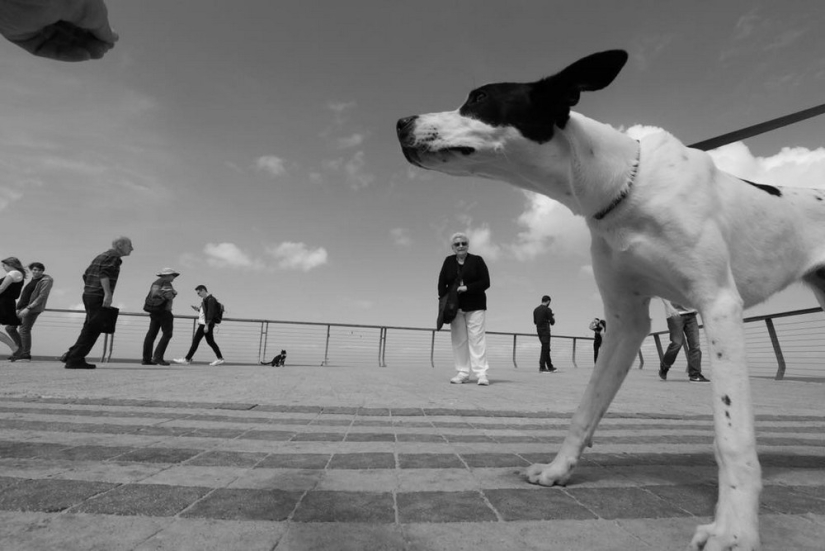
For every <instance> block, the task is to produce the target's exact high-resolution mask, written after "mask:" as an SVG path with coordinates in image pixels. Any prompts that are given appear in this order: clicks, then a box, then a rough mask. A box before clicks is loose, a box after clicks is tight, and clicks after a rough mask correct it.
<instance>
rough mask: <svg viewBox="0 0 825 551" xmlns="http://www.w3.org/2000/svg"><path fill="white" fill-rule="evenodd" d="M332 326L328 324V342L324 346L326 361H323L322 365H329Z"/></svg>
mask: <svg viewBox="0 0 825 551" xmlns="http://www.w3.org/2000/svg"><path fill="white" fill-rule="evenodd" d="M331 328H332V326H331V325H327V343H326V345H325V346H324V361H323V362H321V365H322V366H324V365H329V331H330V329H331Z"/></svg>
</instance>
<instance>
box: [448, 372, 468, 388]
mask: <svg viewBox="0 0 825 551" xmlns="http://www.w3.org/2000/svg"><path fill="white" fill-rule="evenodd" d="M469 380H470V376H469V375H467V374H466V373H459V374H458V375H456V376H455V377H453V378H452V379H450V382H451V383H453V384H454V385H460V384H461V383H466V382H467V381H469Z"/></svg>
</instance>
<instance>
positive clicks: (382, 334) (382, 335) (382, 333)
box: [378, 327, 387, 367]
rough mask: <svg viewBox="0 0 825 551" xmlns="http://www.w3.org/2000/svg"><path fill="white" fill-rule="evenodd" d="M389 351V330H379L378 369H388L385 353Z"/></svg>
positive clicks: (380, 328) (382, 328) (383, 328)
mask: <svg viewBox="0 0 825 551" xmlns="http://www.w3.org/2000/svg"><path fill="white" fill-rule="evenodd" d="M386 350H387V328H386V327H379V328H378V367H387V364H386V362H385V361H384V358H385V352H386Z"/></svg>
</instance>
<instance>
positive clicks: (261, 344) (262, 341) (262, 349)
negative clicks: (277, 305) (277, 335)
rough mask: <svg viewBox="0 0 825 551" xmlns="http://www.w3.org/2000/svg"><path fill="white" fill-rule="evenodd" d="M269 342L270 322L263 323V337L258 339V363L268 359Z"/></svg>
mask: <svg viewBox="0 0 825 551" xmlns="http://www.w3.org/2000/svg"><path fill="white" fill-rule="evenodd" d="M268 340H269V322H268V321H262V322H261V336H260V337H259V338H258V362H262V361H264V359H265V358H266V343H267V341H268Z"/></svg>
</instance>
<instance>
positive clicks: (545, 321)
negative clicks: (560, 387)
mask: <svg viewBox="0 0 825 551" xmlns="http://www.w3.org/2000/svg"><path fill="white" fill-rule="evenodd" d="M533 323H535V324H536V332H537V333H538V335H539V341H541V354H540V355H539V373H552V372H554V371H556V368H555V367H553V360H551V359H550V326H551V325H555V324H556V318H554V317H553V310H551V309H550V297H549V296H547V295H544V296H543V297H541V304H539V305H538V306H537V307H536V309H535V310H533Z"/></svg>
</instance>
